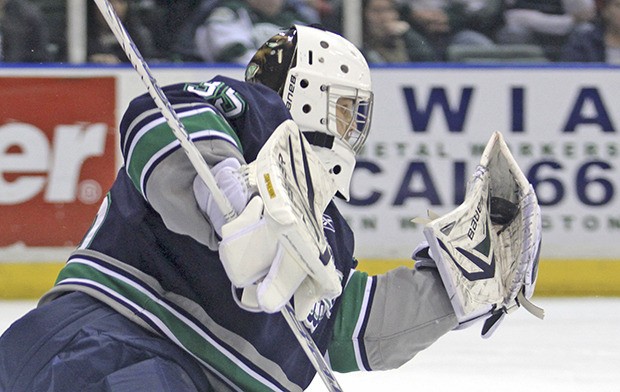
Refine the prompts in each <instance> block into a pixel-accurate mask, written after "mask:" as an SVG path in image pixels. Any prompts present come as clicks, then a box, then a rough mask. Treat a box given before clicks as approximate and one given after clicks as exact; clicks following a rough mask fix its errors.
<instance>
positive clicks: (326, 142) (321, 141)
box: [303, 131, 334, 149]
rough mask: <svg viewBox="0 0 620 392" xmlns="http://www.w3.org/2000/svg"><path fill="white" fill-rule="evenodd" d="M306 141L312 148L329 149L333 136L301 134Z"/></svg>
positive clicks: (312, 133)
mask: <svg viewBox="0 0 620 392" xmlns="http://www.w3.org/2000/svg"><path fill="white" fill-rule="evenodd" d="M303 134H304V136H305V137H306V140H308V143H310V144H311V145H313V146H317V147H325V148H329V149H331V148H332V147H333V146H334V136H332V135H328V134H326V133H324V132H316V131H314V132H309V131H307V132H303Z"/></svg>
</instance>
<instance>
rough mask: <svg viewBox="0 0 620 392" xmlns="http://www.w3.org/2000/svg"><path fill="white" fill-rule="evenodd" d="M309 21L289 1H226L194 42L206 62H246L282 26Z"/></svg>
mask: <svg viewBox="0 0 620 392" xmlns="http://www.w3.org/2000/svg"><path fill="white" fill-rule="evenodd" d="M207 1H208V2H212V0H207ZM308 22H310V21H307V20H306V18H305V16H304V14H303V13H302V12H300V11H299V9H296V8H293V7H289V3H287V2H286V0H224V1H221V2H219V3H218V5H217V6H216V7H215V8H214V9H213V10H211V11H210V13H209V14H208V15H207V16H206V17H205V18H204V19H203V20H202V21H201V23H200V25H199V26H198V27H197V28H196V32H195V35H194V43H195V45H196V51H197V54H198V56H199V58H200V59H201V60H202V61H206V62H227V63H238V64H244V65H245V64H247V63H248V61H249V60H250V59H251V58H252V56H253V55H254V52H255V51H256V50H257V49H258V48H259V47H260V45H261V44H262V43H263V42H264V41H266V40H267V39H268V38H269V37H271V36H273V35H274V34H276V33H278V31H279V30H280V29H282V28H287V27H289V26H291V25H293V24H295V23H308Z"/></svg>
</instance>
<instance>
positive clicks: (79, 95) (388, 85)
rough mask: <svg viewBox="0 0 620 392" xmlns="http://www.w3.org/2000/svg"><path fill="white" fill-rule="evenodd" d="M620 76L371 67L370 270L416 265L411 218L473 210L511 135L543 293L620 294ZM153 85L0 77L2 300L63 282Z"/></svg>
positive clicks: (361, 186) (46, 75) (602, 71)
mask: <svg viewBox="0 0 620 392" xmlns="http://www.w3.org/2000/svg"><path fill="white" fill-rule="evenodd" d="M619 70H620V69H619V68H618V67H605V66H587V67H578V66H570V65H565V66H558V65H549V66H531V65H519V66H517V65H513V66H508V65H497V66H452V65H438V66H431V65H422V66H420V65H418V66H411V67H376V68H373V69H372V78H373V84H374V86H375V88H374V90H375V110H374V113H375V115H374V118H373V126H372V128H373V130H372V133H371V134H370V136H369V138H368V141H367V144H366V147H365V149H364V150H363V151H362V153H361V155H360V156H359V159H358V166H357V168H356V170H355V174H354V177H353V181H352V185H351V203H350V204H347V205H345V204H339V207H340V209H341V211H342V213H343V215H344V216H345V218H346V219H347V220H348V222H349V223H350V225H351V227H352V228H353V230H354V231H355V236H356V251H355V254H356V257H357V258H358V259H360V260H363V261H362V263H361V269H363V270H367V271H369V272H370V273H380V272H382V271H385V270H387V269H388V268H390V267H393V266H398V265H410V262H409V261H407V260H406V258H407V257H408V256H409V255H410V254H411V251H412V249H413V248H414V247H415V246H416V245H417V244H418V243H419V241H421V240H422V239H423V237H422V230H421V227H419V226H416V224H414V223H411V219H412V218H414V217H416V216H423V215H425V214H426V211H427V210H432V211H434V212H436V213H439V214H444V213H446V212H448V211H450V210H452V209H454V208H455V207H456V206H457V205H458V204H459V203H460V202H462V200H463V197H464V194H465V189H466V182H467V179H468V178H469V176H470V175H471V173H473V171H474V170H475V167H476V164H477V163H478V162H479V159H480V154H481V152H482V149H483V148H484V145H485V143H486V141H487V140H488V138H489V136H490V135H491V134H492V132H493V131H501V132H502V133H503V134H504V137H505V139H506V140H507V142H508V144H509V147H510V148H511V151H512V152H513V154H514V156H515V159H516V161H517V162H518V163H519V165H520V166H521V167H522V168H523V170H524V172H525V174H526V175H527V176H528V178H529V179H530V181H531V182H532V183H533V184H534V186H535V189H536V192H537V194H538V195H539V198H540V200H541V204H542V215H543V238H544V240H543V247H542V256H541V257H542V259H543V262H542V265H541V274H540V275H541V276H540V280H539V284H538V290H537V293H538V294H539V295H620V241H619V239H620V138H619V137H618V136H619V135H618V133H620V131H619V129H620V128H619V127H620V111H618V110H617V108H618V107H620V87H619V85H620V84H619V83H618V81H619V76H618V75H619V73H618V71H619ZM153 71H154V73H155V76H156V77H157V79H158V81H159V82H160V83H161V84H168V83H172V82H177V81H202V80H208V79H210V78H211V77H213V76H215V75H216V74H224V75H227V76H231V77H236V78H239V77H241V76H242V69H241V68H239V67H227V68H222V67H212V66H211V67H209V66H197V65H196V66H183V67H181V66H175V67H159V66H158V67H153ZM144 91H145V90H144V86H143V85H142V82H141V81H140V79H139V77H138V76H137V75H136V73H135V71H134V70H133V69H131V68H130V67H80V66H74V67H64V66H53V67H37V66H28V67H26V66H23V67H16V66H15V67H14V66H8V67H4V66H3V67H0V102H2V104H1V105H2V108H1V109H2V110H0V222H2V229H1V230H0V296H2V297H4V298H7V297H27V298H31V297H37V296H39V295H40V294H41V293H42V292H44V291H45V290H46V289H47V288H49V287H50V286H51V285H52V283H53V281H54V278H55V275H56V273H57V271H58V269H59V268H60V266H61V265H62V264H61V262H62V261H63V260H65V259H66V256H67V254H68V250H70V249H72V248H74V247H75V246H76V245H77V244H78V243H79V241H80V239H81V236H82V235H83V233H84V232H85V231H86V230H87V229H88V227H89V226H90V224H91V222H92V218H93V216H94V215H95V214H96V212H97V210H98V208H99V205H100V204H101V201H102V199H103V197H105V194H106V192H107V189H108V188H109V186H110V184H111V183H112V181H113V179H114V177H115V174H116V170H117V169H118V167H119V163H120V155H119V153H118V147H117V146H118V140H116V138H117V131H116V128H117V124H118V122H119V121H120V117H121V116H122V113H123V111H124V110H125V108H126V107H127V104H128V103H129V100H130V99H131V98H132V97H134V96H136V95H139V94H142V93H144ZM50 250H52V251H51V252H50ZM54 250H57V251H54Z"/></svg>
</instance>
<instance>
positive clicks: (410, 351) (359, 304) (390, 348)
mask: <svg viewBox="0 0 620 392" xmlns="http://www.w3.org/2000/svg"><path fill="white" fill-rule="evenodd" d="M341 301H342V302H341V304H340V307H339V309H338V312H337V314H336V321H335V328H334V333H333V336H332V342H331V343H330V345H329V349H328V352H329V359H330V362H331V365H332V367H333V369H334V370H335V371H337V372H341V373H344V372H352V371H358V370H363V371H373V370H387V369H394V368H398V367H400V366H401V365H402V364H404V363H406V362H407V361H409V360H410V359H411V358H413V357H414V356H415V355H416V354H417V353H418V352H420V351H422V350H423V349H425V348H427V347H428V346H430V345H431V344H432V343H433V342H435V341H436V340H437V339H438V338H439V337H441V336H442V335H444V334H445V333H447V332H448V331H450V330H452V329H454V327H455V326H456V325H457V322H456V316H455V315H454V311H453V309H452V306H451V305H450V300H449V299H448V295H447V293H446V291H445V289H444V287H443V284H442V282H441V279H440V278H439V276H438V274H437V271H435V270H432V269H427V270H420V271H416V270H413V269H409V268H405V267H401V268H397V269H394V270H391V271H388V272H387V273H385V274H381V275H377V276H369V275H368V274H366V273H365V272H360V271H357V270H355V271H354V272H353V273H352V274H351V276H350V279H349V281H348V282H347V285H346V286H345V289H344V292H343V294H342V297H341Z"/></svg>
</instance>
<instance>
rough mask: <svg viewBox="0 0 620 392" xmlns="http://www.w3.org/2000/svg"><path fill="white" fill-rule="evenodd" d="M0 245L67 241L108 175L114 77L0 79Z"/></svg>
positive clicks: (86, 219)
mask: <svg viewBox="0 0 620 392" xmlns="http://www.w3.org/2000/svg"><path fill="white" fill-rule="evenodd" d="M0 102H2V103H1V105H2V107H1V110H0V216H1V217H2V224H3V230H2V232H1V233H0V247H2V246H10V245H13V244H18V243H21V244H24V245H26V246H45V247H57V246H74V245H75V244H77V243H78V242H79V241H80V239H81V237H82V235H83V234H84V232H85V231H86V230H87V229H88V227H89V226H90V224H91V222H92V219H93V217H94V216H95V214H96V212H97V209H98V207H99V204H100V202H101V200H102V199H103V197H104V196H105V194H106V192H107V190H108V188H109V187H110V185H111V184H112V181H113V180H114V176H115V173H116V167H115V165H116V161H115V155H114V154H115V149H114V146H115V126H116V125H115V123H116V119H115V107H116V102H115V81H114V78H109V77H105V78H71V79H67V78H0Z"/></svg>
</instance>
